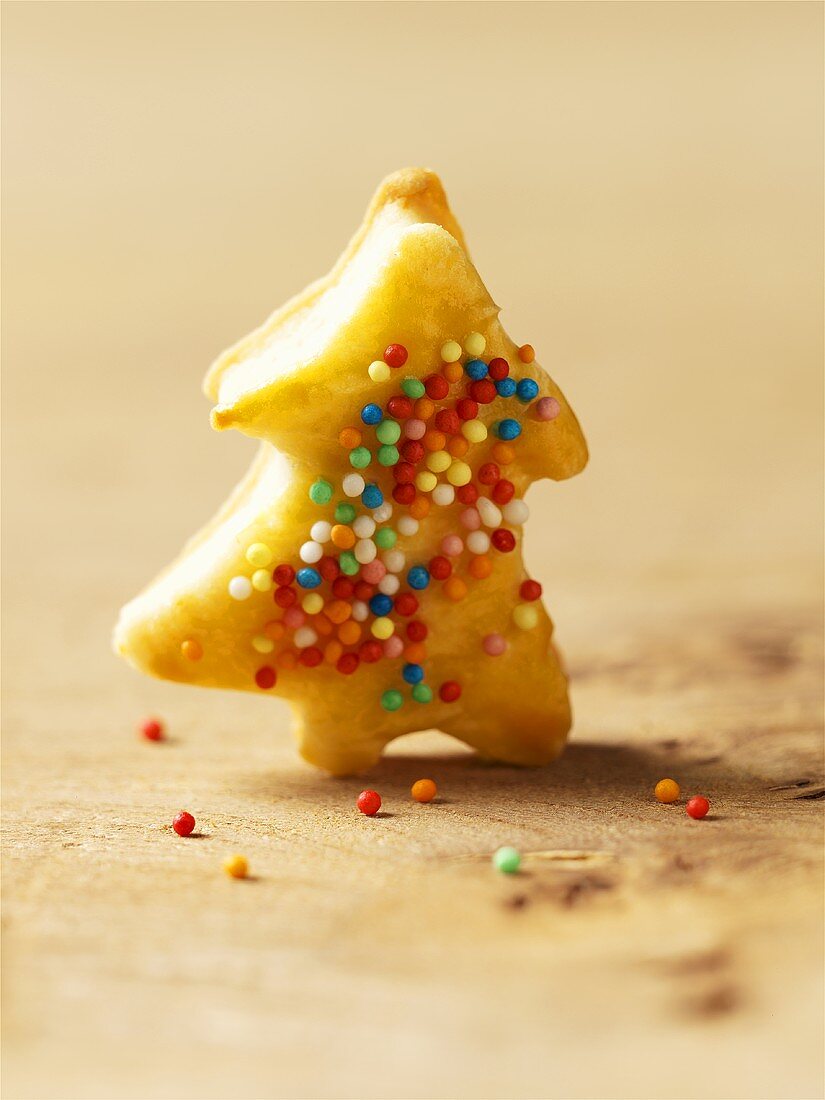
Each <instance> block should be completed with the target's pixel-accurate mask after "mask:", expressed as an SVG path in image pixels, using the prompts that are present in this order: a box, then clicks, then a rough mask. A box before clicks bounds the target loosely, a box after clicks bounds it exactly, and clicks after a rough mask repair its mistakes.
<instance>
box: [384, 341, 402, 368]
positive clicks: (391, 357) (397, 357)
mask: <svg viewBox="0 0 825 1100" xmlns="http://www.w3.org/2000/svg"><path fill="white" fill-rule="evenodd" d="M384 362H385V363H386V364H387V366H388V367H403V366H404V364H405V363H406V362H407V349H406V348H405V347H404V345H403V344H390V345H388V347H386V348H385V349H384Z"/></svg>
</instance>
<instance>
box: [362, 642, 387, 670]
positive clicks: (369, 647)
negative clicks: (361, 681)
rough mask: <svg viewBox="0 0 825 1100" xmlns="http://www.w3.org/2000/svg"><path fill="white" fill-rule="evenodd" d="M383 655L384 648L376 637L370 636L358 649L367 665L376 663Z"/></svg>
mask: <svg viewBox="0 0 825 1100" xmlns="http://www.w3.org/2000/svg"><path fill="white" fill-rule="evenodd" d="M383 655H384V650H383V649H382V647H381V643H380V642H378V641H376V640H375V638H370V640H369V641H368V642H362V643H361V648H360V649H359V650H358V656H359V657H360V658H361V660H362V661H363V662H364V664H365V665H374V664H375V662H376V661H380V660H381V658H382V657H383Z"/></svg>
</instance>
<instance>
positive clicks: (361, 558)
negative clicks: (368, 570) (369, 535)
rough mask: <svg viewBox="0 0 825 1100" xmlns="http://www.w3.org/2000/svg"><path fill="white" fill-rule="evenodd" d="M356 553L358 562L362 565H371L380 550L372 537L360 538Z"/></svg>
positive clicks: (356, 545)
mask: <svg viewBox="0 0 825 1100" xmlns="http://www.w3.org/2000/svg"><path fill="white" fill-rule="evenodd" d="M354 553H355V560H356V561H357V562H360V563H361V565H369V563H370V562H371V561H373V560H374V559H375V555H376V554H377V553H378V550H377V548H376V545H375V543H374V542H373V541H372V539H359V540H358V542H356V544H355V550H354Z"/></svg>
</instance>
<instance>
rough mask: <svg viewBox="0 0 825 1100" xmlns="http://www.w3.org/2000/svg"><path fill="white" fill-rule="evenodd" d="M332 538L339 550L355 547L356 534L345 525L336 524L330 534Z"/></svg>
mask: <svg viewBox="0 0 825 1100" xmlns="http://www.w3.org/2000/svg"><path fill="white" fill-rule="evenodd" d="M359 484H360V482H359ZM330 538H331V539H332V541H333V543H334V544H335V545H336V546H337V547H338V549H339V550H351V549H352V548H353V546H355V533H354V532H353V530H352V528H351V527H347V526H346V524H343V523H336V524H335V526H334V527H333V529H332V531H331V532H330Z"/></svg>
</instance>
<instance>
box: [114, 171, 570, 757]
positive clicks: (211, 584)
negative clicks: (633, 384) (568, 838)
mask: <svg viewBox="0 0 825 1100" xmlns="http://www.w3.org/2000/svg"><path fill="white" fill-rule="evenodd" d="M498 314H499V310H498V307H497V306H496V305H495V303H494V302H493V300H492V299H491V298H490V295H489V294H488V292H487V290H486V288H485V286H484V284H483V283H482V281H481V279H480V278H479V275H478V272H477V271H476V269H475V268H474V267H473V265H472V263H471V262H470V258H469V256H468V254H467V251H466V248H465V245H464V238H463V235H462V233H461V229H460V228H459V226H458V224H457V222H456V221H455V219H454V217H453V215H452V213H451V211H450V208H449V207H448V205H447V200H446V197H445V195H444V191H443V189H442V187H441V183H440V181H439V180H438V177H437V176H435V175H434V174H433V173H432V172H428V171H424V170H422V169H407V170H405V171H401V172H398V173H396V174H395V175H393V176H390V177H389V178H388V179H386V180H385V181H384V182H383V183H382V185H381V186H380V188H379V189H378V193H377V194H376V196H375V198H374V199H373V202H372V204H371V206H370V208H369V210H368V211H367V215H366V218H365V220H364V223H363V225H362V226H361V228H360V229H359V230H358V232H357V234H356V235H355V237H354V238H353V240H352V241H351V243H350V245H349V246H348V248H347V249H346V251H345V252H344V254H343V256H342V257H341V259H340V260H339V261H338V263H337V264H336V265H335V267H334V268H333V269H332V271H331V272H330V274H329V275H327V276H326V277H325V278H323V279H320V280H319V281H318V282H315V283H313V284H311V285H310V286H309V287H308V288H307V289H306V290H305V291H303V293H301V294H299V295H298V296H297V297H296V298H293V299H292V300H291V301H290V302H288V303H287V304H286V305H285V306H283V307H282V308H281V309H279V310H278V311H276V312H275V313H274V314H273V315H272V316H271V317H270V318H269V320H267V321H266V322H265V323H264V324H263V325H262V326H261V327H260V328H258V329H256V330H255V331H254V332H253V333H251V334H250V335H249V336H247V337H246V338H245V339H244V340H242V341H241V342H240V343H239V344H237V345H236V346H235V347H233V348H231V349H230V350H229V351H227V352H226V353H225V354H224V355H222V356H221V357H220V359H218V361H217V362H216V363H215V364H214V366H213V367H212V369H211V370H210V372H209V374H208V376H207V378H206V392H207V394H208V395H209V397H210V398H211V399H212V401H213V402H214V408H213V411H212V423H213V425H214V426H215V427H216V428H219V429H224V428H238V429H239V430H240V431H242V432H245V433H246V434H247V435H250V436H254V437H256V438H257V439H259V440H260V441H261V442H260V446H259V450H258V454H257V457H256V459H255V460H254V462H253V463H252V467H251V469H250V470H249V472H248V474H247V475H246V477H245V478H244V480H243V481H242V482H241V484H240V485H239V486H238V487H237V489H236V490H235V492H234V493H233V494H232V496H231V497H230V498H229V500H228V501H227V502H226V503H225V504H224V505H223V507H222V508H221V509H220V510H219V512H218V513H217V515H216V516H215V517H214V519H213V520H212V521H211V522H210V523H209V524H207V526H206V527H204V528H203V530H202V531H200V532H199V533H198V534H197V535H196V536H195V537H194V538H193V539H192V540H191V541H190V542H189V543H188V544H187V546H186V547H185V548H184V550H183V552H182V553H181V555H180V557H179V558H178V559H177V560H176V561H175V562H174V563H173V564H172V565H171V566H169V567H168V568H167V569H166V570H165V571H164V572H163V573H162V574H161V575H160V576H159V577H158V578H157V579H156V580H155V581H154V582H153V583H152V584H151V585H150V586H149V587H148V588H147V589H146V590H145V591H144V592H143V593H142V594H141V595H139V596H138V597H137V598H136V599H135V600H133V601H132V602H131V603H130V604H128V605H127V606H126V607H125V608H124V609H123V611H122V613H121V616H120V620H119V622H118V624H117V628H116V630H115V647H116V649H117V651H118V652H119V653H120V654H122V655H123V656H124V657H125V658H126V659H127V660H128V661H129V662H130V663H131V664H133V665H134V666H135V667H137V668H139V669H141V670H142V671H144V672H148V673H150V674H151V675H154V676H160V677H163V678H164V679H168V680H179V681H181V682H183V683H187V684H197V685H200V686H203V687H221V688H240V689H243V690H247V691H253V692H257V693H259V694H263V695H267V694H268V695H279V696H282V697H283V698H285V699H287V700H288V701H289V703H290V704H291V707H292V710H293V713H294V720H295V721H294V727H295V734H296V736H297V740H298V745H299V748H300V751H301V753H302V754H303V755H304V757H306V759H307V760H310V761H311V762H312V763H314V764H317V765H318V766H320V767H322V768H325V769H327V770H328V771H330V772H333V773H336V774H345V773H351V772H355V771H359V770H362V769H364V768H367V767H369V766H370V765H371V764H373V763H375V761H376V760H377V759H378V757H379V756H380V754H381V751H382V749H383V747H384V746H385V745H386V744H387V743H388V742H389V741H391V740H392V739H393V738H395V737H398V736H400V735H401V734H404V733H410V732H413V731H415V730H420V729H428V728H433V727H435V728H438V729H441V730H443V731H444V732H446V733H449V734H452V735H453V736H455V737H457V738H459V739H460V740H461V741H464V742H466V743H467V744H468V745H471V746H473V747H474V748H475V749H477V750H478V752H479V753H481V754H483V755H484V756H485V757H490V758H494V759H497V760H502V761H508V762H511V763H516V764H543V763H546V762H547V761H549V760H552V759H553V758H554V757H555V756H557V755H558V753H559V752H560V751H561V749H562V747H563V745H564V741H565V737H566V735H567V732H568V729H569V727H570V706H569V702H568V697H567V681H566V677H565V674H564V671H563V670H562V667H561V664H560V662H559V658H558V655H557V652H556V649H555V647H554V645H553V642H552V633H553V625H552V623H551V621H550V619H549V617H548V615H547V612H546V611H545V609H544V606H543V604H542V601H541V586H540V585H539V584H538V583H537V582H536V581H534V580H531V579H530V578H529V577H528V576H527V574H526V572H525V567H524V562H523V559H522V539H523V535H524V531H525V524H526V522H527V519H528V515H529V512H528V507H527V505H526V504H525V502H524V495H525V492H526V490H527V488H528V486H529V485H530V483H531V482H532V481H535V480H536V479H537V478H542V477H549V478H555V479H560V478H566V477H570V476H572V475H573V474H576V473H578V472H579V471H580V470H581V469H582V467H583V466H584V464H585V462H586V461H587V448H586V445H585V442H584V439H583V437H582V433H581V430H580V428H579V425H578V423H577V421H576V418H575V416H574V415H573V412H572V411H571V409H570V407H569V406H568V404H567V402H566V401H565V399H564V397H563V396H562V394H561V392H560V391H559V389H558V387H557V386H556V385H555V384H554V383H553V382H552V381H551V379H550V378H549V377H548V375H547V374H546V373H545V372H544V370H542V368H541V367H540V366H539V365H538V363H537V362H536V361H535V358H534V354H533V350H532V348H531V347H529V346H528V345H523V346H521V347H519V346H517V345H516V344H514V343H513V341H512V340H511V339H510V338H509V337H508V336H507V334H506V333H505V331H504V329H503V328H502V327H501V324H500V323H499V320H498Z"/></svg>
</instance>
